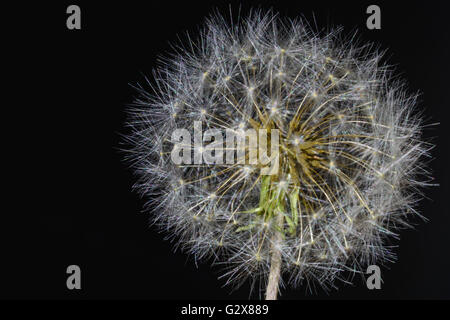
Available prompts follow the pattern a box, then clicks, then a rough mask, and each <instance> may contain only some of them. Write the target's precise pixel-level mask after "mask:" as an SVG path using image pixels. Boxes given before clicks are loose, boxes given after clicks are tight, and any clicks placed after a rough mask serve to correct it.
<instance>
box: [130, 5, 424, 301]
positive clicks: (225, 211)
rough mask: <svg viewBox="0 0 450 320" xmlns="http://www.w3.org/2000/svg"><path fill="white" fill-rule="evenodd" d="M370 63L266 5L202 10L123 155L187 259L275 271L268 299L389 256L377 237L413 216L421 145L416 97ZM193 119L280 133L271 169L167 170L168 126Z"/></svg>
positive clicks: (372, 51)
mask: <svg viewBox="0 0 450 320" xmlns="http://www.w3.org/2000/svg"><path fill="white" fill-rule="evenodd" d="M381 58H382V53H381V52H380V51H379V50H378V49H376V48H374V46H373V45H371V44H365V45H361V44H360V43H359V42H358V41H357V40H356V39H355V37H354V36H352V37H350V38H344V37H342V36H341V30H340V29H335V30H332V31H328V32H326V33H325V34H322V33H319V32H315V31H314V30H313V29H312V28H311V27H310V26H309V25H308V24H307V23H306V22H305V20H301V19H298V20H295V21H294V20H290V19H282V18H280V17H279V16H278V15H277V14H275V13H273V12H272V11H268V12H260V11H253V12H252V13H250V14H249V16H248V17H247V18H246V19H242V20H241V21H239V22H238V23H236V24H233V23H228V22H227V21H226V20H225V19H224V18H223V17H221V16H220V15H215V16H212V17H211V18H209V19H208V20H207V23H206V26H205V27H204V29H203V30H202V32H201V33H200V35H199V37H198V40H197V41H194V40H191V38H189V39H188V44H187V45H184V46H180V47H178V48H177V49H176V52H175V53H174V54H173V55H172V56H170V57H168V58H164V59H163V60H162V63H161V64H160V66H159V67H158V68H157V69H156V70H155V71H154V73H153V76H154V79H153V80H152V81H149V84H150V86H151V90H150V91H147V90H146V89H145V88H143V87H142V86H137V90H138V93H139V97H138V98H137V99H136V100H135V101H134V103H133V104H132V105H131V106H130V108H129V109H128V112H129V120H128V122H127V125H128V126H129V127H130V133H129V134H128V135H127V136H126V143H127V145H128V146H129V148H127V155H126V158H127V160H128V161H129V162H130V164H131V166H132V167H133V169H134V170H135V172H136V174H137V176H138V181H137V182H136V184H135V188H136V189H137V190H138V191H139V192H140V193H141V194H142V195H143V196H145V197H146V199H148V203H147V208H148V209H149V210H151V211H152V213H153V214H152V219H153V221H154V222H155V223H157V224H158V225H159V226H160V227H161V228H162V229H163V230H166V231H167V234H168V235H169V237H170V238H173V239H175V240H176V242H177V246H180V247H182V249H185V250H187V251H188V252H189V253H191V254H192V255H193V256H194V257H195V259H196V260H198V259H212V260H211V261H212V262H213V263H214V264H219V265H222V266H223V267H224V272H223V275H222V276H223V277H225V278H227V283H232V284H234V285H236V286H238V285H240V284H241V283H242V282H243V281H245V280H246V279H248V278H250V279H251V280H252V283H253V284H259V286H260V288H263V286H265V285H266V284H267V283H269V286H270V282H271V277H272V278H273V279H272V281H273V282H274V283H275V284H276V286H275V289H274V290H275V297H276V292H278V285H286V284H290V285H293V286H296V285H299V284H300V283H302V282H303V280H306V281H307V282H308V283H309V284H311V285H312V284H313V283H319V284H320V285H321V286H322V287H324V288H329V287H330V286H331V287H333V286H334V281H335V279H337V278H338V279H339V278H340V277H339V275H340V274H342V271H350V273H351V274H353V273H357V272H365V268H366V267H367V265H370V264H382V263H383V262H385V261H393V260H394V259H395V255H394V253H393V252H392V251H391V250H390V247H389V245H388V244H387V242H386V241H387V239H388V238H389V237H396V236H397V234H396V231H397V230H398V229H399V228H402V227H410V224H409V223H408V221H409V216H411V215H418V212H417V211H416V208H417V202H418V201H419V200H420V199H421V197H422V194H421V192H420V189H421V187H423V186H426V185H429V181H430V179H431V178H430V173H429V172H428V171H427V169H426V166H425V160H426V158H427V156H428V155H429V150H430V149H431V148H432V145H431V144H430V143H428V142H425V141H423V140H422V138H421V132H422V128H423V125H422V120H421V117H420V115H419V113H418V112H417V111H416V110H415V108H416V107H415V106H416V95H410V94H408V93H407V92H406V90H405V88H404V87H405V85H404V82H402V81H400V80H396V81H394V80H392V79H393V76H392V71H391V70H389V68H388V67H387V66H386V65H383V64H382V63H381V62H380V60H381ZM194 121H201V122H202V125H203V127H204V128H205V129H219V130H225V129H231V130H238V129H242V128H254V129H261V128H263V129H267V130H272V129H278V130H279V132H280V135H281V139H280V166H279V170H278V173H277V174H276V175H272V176H263V175H261V167H260V166H259V165H251V164H231V165H230V164H180V165H176V164H175V163H174V162H173V161H172V160H171V152H172V150H173V148H174V143H173V142H172V141H171V135H172V133H173V132H174V130H175V129H177V128H186V129H188V130H191V129H192V128H193V125H194ZM246 151H247V152H248V151H249V150H246ZM267 290H269V287H268V288H267ZM272 290H273V288H272ZM260 292H264V290H263V289H261V290H260ZM266 296H267V293H266ZM272 297H274V295H273V293H272Z"/></svg>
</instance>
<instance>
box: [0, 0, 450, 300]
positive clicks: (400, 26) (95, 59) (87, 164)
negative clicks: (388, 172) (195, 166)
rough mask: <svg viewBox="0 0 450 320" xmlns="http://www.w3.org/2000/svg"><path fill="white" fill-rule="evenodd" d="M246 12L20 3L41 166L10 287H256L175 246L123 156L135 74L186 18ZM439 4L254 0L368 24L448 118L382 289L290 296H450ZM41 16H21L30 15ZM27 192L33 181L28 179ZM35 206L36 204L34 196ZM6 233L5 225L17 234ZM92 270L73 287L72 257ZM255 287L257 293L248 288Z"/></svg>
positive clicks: (24, 97) (192, 4) (157, 292)
mask: <svg viewBox="0 0 450 320" xmlns="http://www.w3.org/2000/svg"><path fill="white" fill-rule="evenodd" d="M230 3H231V5H232V11H233V13H237V11H238V9H239V2H233V1H231V2H218V1H217V2H214V1H205V2H199V1H198V2H197V1H180V2H175V1H153V2H151V1H142V2H137V1H136V2H133V1H116V2H110V1H108V2H106V1H104V2H101V1H97V2H95V4H94V3H93V2H87V1H86V2H81V1H74V2H65V1H60V2H58V3H55V4H39V5H35V6H33V7H28V8H27V7H26V6H25V5H24V7H23V8H21V9H19V10H20V12H21V14H22V19H21V20H19V21H16V22H15V23H14V24H13V25H10V28H11V30H15V29H16V30H19V29H20V31H21V32H23V33H21V34H22V35H23V36H22V37H18V38H15V40H14V41H15V44H16V45H18V46H19V45H20V48H21V49H20V56H21V57H22V58H23V59H24V60H25V62H26V64H27V66H28V70H27V76H26V77H23V78H22V81H21V82H20V87H21V88H22V93H21V95H20V96H17V101H22V102H23V101H25V102H26V104H27V107H28V108H29V109H21V111H23V112H24V113H27V115H30V116H32V117H36V119H37V118H38V117H39V119H42V118H44V119H45V120H46V121H45V122H44V121H42V122H41V121H40V120H39V121H37V120H36V123H35V124H36V131H35V134H34V135H30V136H29V137H28V139H29V142H31V144H32V146H31V148H30V149H29V153H30V154H31V155H33V156H34V157H36V158H37V159H36V160H35V162H34V164H35V166H36V168H37V167H39V170H38V171H39V172H37V173H36V176H35V178H33V179H32V180H33V186H32V187H27V188H25V191H22V194H23V193H25V195H23V197H22V198H21V199H20V200H18V202H17V203H16V206H15V208H16V210H14V211H13V212H12V214H13V215H15V216H17V217H18V218H19V219H20V229H19V230H17V231H16V230H14V231H13V230H9V231H10V233H11V235H10V236H9V241H8V242H4V246H3V247H4V248H5V250H3V258H4V259H3V260H2V263H1V269H0V270H1V275H2V280H1V286H0V296H1V297H2V298H32V299H34V298H56V299H59V298H69V299H79V298H83V299H100V298H101V299H106V298H117V299H119V298H120V299H131V298H134V299H247V298H248V297H249V295H248V291H249V288H248V286H247V285H244V286H243V287H242V288H240V289H239V290H237V291H234V292H232V293H231V294H230V289H231V288H229V287H222V286H223V285H224V281H223V280H217V276H218V275H219V273H218V271H219V270H218V269H216V268H211V267H210V266H209V265H208V263H202V264H199V265H198V267H196V266H195V263H194V262H193V261H192V258H190V257H188V256H186V255H185V254H183V253H181V252H175V253H174V252H173V249H172V245H171V243H169V242H168V241H165V240H164V234H161V233H159V232H158V230H157V229H156V228H155V227H152V226H150V217H149V215H148V214H146V213H141V211H142V207H143V204H144V203H145V200H143V199H140V198H139V197H138V196H137V195H136V194H135V193H133V192H132V191H131V187H132V184H133V181H134V179H133V176H132V172H131V171H130V170H128V169H127V168H126V166H125V165H124V164H123V163H122V160H121V158H122V154H120V153H119V152H118V151H117V149H118V147H119V141H120V136H119V133H120V132H122V133H123V132H124V131H126V130H125V129H124V128H123V124H124V121H125V113H124V109H125V105H126V104H127V103H130V102H131V101H132V100H133V97H134V95H135V92H134V91H133V89H132V88H131V87H130V86H129V84H130V83H131V84H135V83H137V82H142V81H143V75H148V76H150V75H151V70H152V68H153V67H154V66H155V62H156V59H157V57H158V55H159V54H162V53H164V52H167V51H169V50H170V45H169V43H170V42H172V43H173V42H175V41H176V40H177V35H180V36H181V35H182V34H183V32H184V31H185V30H188V31H190V33H191V34H192V33H195V31H196V30H197V28H198V27H199V26H201V24H202V22H203V21H204V20H203V19H204V17H205V16H207V15H209V14H210V13H211V12H212V10H213V9H215V8H218V9H219V11H220V12H223V13H225V14H226V13H227V12H228V11H229V8H228V6H229V4H230ZM442 3H443V2H438V1H435V2H432V1H426V2H425V1H424V2H413V1H404V2H400V1H390V2H380V1H378V2H365V1H355V2H350V1H301V0H298V1H280V0H278V1H270V2H269V1H268V2H262V1H244V3H243V4H242V5H241V11H242V12H243V13H244V14H245V13H246V12H248V9H249V8H251V7H260V8H273V9H274V10H275V11H278V12H280V13H281V15H285V16H288V17H292V18H294V17H297V16H299V15H302V14H303V15H305V16H306V18H307V19H308V20H309V21H310V22H312V23H313V21H314V20H313V14H314V18H315V20H316V23H317V25H318V26H319V27H326V26H329V25H333V26H337V25H342V26H344V32H351V31H352V30H354V29H355V28H356V29H358V31H359V34H360V36H361V38H362V39H363V40H365V41H374V42H376V43H378V44H380V45H381V47H382V48H388V49H389V51H388V58H389V59H388V61H389V62H390V63H391V64H395V65H396V66H397V72H398V73H400V74H401V75H402V76H403V77H405V78H407V79H408V81H409V88H410V90H411V92H415V91H418V90H420V92H421V93H422V95H421V98H420V107H421V108H423V109H424V112H425V116H426V118H427V123H432V122H440V125H439V126H436V127H434V128H432V129H430V130H427V131H426V133H425V135H426V136H427V137H430V138H431V137H434V139H433V142H434V143H436V144H437V147H436V148H435V149H434V151H433V157H434V158H435V159H434V160H433V162H432V163H431V167H432V169H433V171H434V176H435V177H436V182H437V183H439V184H440V186H439V187H435V188H430V189H428V190H426V194H427V196H428V197H429V199H425V200H423V201H422V202H421V212H422V213H423V215H424V216H425V217H427V218H428V219H429V222H427V223H424V222H422V221H421V220H420V219H416V222H417V226H416V229H415V230H406V231H402V232H401V234H400V235H401V241H400V242H394V244H400V246H399V247H398V248H397V249H395V252H396V253H397V255H398V262H397V263H395V264H391V265H389V266H388V267H387V268H386V267H384V268H382V278H383V280H384V283H383V285H382V289H381V290H372V291H371V290H368V289H367V288H366V285H365V283H364V282H363V281H362V280H361V278H360V277H358V276H357V277H355V282H354V285H345V284H342V283H339V284H338V286H339V288H340V289H339V290H333V291H331V292H329V293H325V292H324V291H322V290H321V289H318V290H317V292H316V293H314V294H310V293H307V292H306V287H300V288H298V289H296V290H291V289H286V290H283V291H282V296H281V299H366V298H367V299H409V298H413V299H416V298H418V299H442V298H447V299H448V298H450V257H449V253H450V250H449V248H448V247H449V245H450V236H449V235H450V232H449V228H450V215H449V209H448V208H449V205H448V202H447V201H448V169H447V167H448V165H449V150H448V138H447V136H448V134H447V132H446V131H445V130H448V122H447V121H448V114H449V113H448V108H449V102H448V101H449V99H448V95H449V89H448V87H449V83H450V81H449V79H450V68H449V66H450V63H449V58H450V55H449V53H450V52H449V46H450V44H449V43H450V41H449V40H450V26H449V25H448V23H449V22H448V19H447V15H448V10H447V9H446V8H445V7H444V5H443V4H442ZM70 4H77V5H79V6H80V7H81V12H82V29H81V30H67V28H66V18H67V14H66V8H67V6H68V5H70ZM370 4H378V5H379V6H380V7H381V17H382V29H381V30H373V31H372V30H368V29H367V28H366V19H367V17H368V15H367V14H366V8H367V6H368V5H370ZM25 23H27V26H28V23H31V26H30V27H26V28H24V24H25ZM21 190H23V189H21ZM30 204H31V206H30V207H31V208H32V209H29V208H28V205H30ZM8 235H9V234H8ZM71 264H76V265H79V266H80V267H81V270H82V290H79V291H77V290H73V291H69V290H68V289H67V288H66V277H67V274H66V268H67V266H69V265H71ZM252 298H257V296H252Z"/></svg>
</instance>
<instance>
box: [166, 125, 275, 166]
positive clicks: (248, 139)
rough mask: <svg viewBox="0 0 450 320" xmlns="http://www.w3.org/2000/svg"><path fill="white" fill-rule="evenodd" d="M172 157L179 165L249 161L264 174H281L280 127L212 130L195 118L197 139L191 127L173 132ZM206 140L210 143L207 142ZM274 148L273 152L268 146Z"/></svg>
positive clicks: (245, 162) (249, 163)
mask: <svg viewBox="0 0 450 320" xmlns="http://www.w3.org/2000/svg"><path fill="white" fill-rule="evenodd" d="M171 139H172V143H173V144H174V147H173V149H172V151H171V154H170V156H171V159H172V161H173V162H174V163H175V164H177V165H182V164H188V165H192V164H194V165H201V164H208V165H214V164H218V165H222V164H230V165H234V164H248V165H253V166H257V167H260V169H261V174H262V175H275V174H277V173H278V168H279V157H280V150H279V149H280V132H279V130H278V129H271V130H270V133H269V132H268V130H267V129H258V130H255V129H244V128H239V129H236V130H234V129H229V128H227V129H225V131H224V130H220V129H208V130H206V131H204V132H203V130H202V122H201V121H194V132H193V139H192V135H191V133H190V132H189V130H187V129H184V128H183V129H176V130H175V131H174V132H173V133H172V138H171ZM205 143H206V144H205ZM269 147H270V154H269V153H268V148H269Z"/></svg>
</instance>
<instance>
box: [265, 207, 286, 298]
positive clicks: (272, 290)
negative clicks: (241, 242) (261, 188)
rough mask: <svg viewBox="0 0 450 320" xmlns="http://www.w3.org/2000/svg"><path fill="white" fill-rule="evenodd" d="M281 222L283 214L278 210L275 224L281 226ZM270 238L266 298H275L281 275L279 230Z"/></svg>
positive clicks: (281, 238) (280, 237) (280, 234)
mask: <svg viewBox="0 0 450 320" xmlns="http://www.w3.org/2000/svg"><path fill="white" fill-rule="evenodd" d="M282 223H283V214H282V213H281V212H279V213H278V216H277V224H278V226H280V227H281V226H282ZM272 240H273V242H272V258H271V261H270V274H269V282H268V283H267V288H266V300H277V295H278V287H279V283H280V275H281V252H280V250H279V249H278V246H279V244H280V243H281V241H282V240H283V234H282V233H281V232H275V233H274V235H273V237H272Z"/></svg>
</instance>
